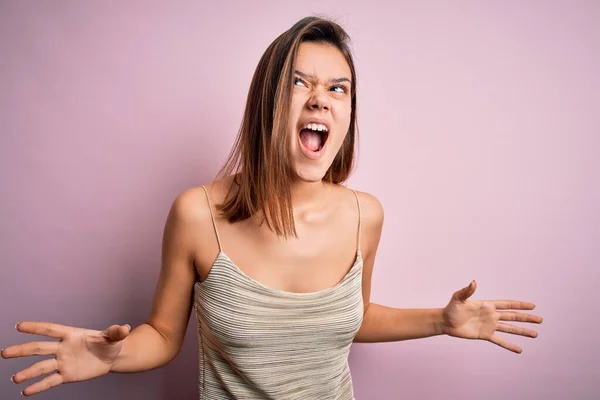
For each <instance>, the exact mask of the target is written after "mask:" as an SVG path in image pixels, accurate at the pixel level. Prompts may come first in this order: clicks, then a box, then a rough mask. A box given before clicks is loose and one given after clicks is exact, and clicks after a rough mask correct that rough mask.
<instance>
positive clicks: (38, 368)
mask: <svg viewBox="0 0 600 400" xmlns="http://www.w3.org/2000/svg"><path fill="white" fill-rule="evenodd" d="M57 368H58V362H57V361H56V358H49V359H47V360H42V361H40V362H37V363H35V364H33V365H32V366H31V367H29V368H26V369H24V370H23V371H19V372H17V373H16V374H14V375H13V376H12V380H13V382H14V383H21V382H25V381H28V380H29V379H33V378H37V377H39V376H42V375H45V374H49V373H50V372H52V371H56V370H57Z"/></svg>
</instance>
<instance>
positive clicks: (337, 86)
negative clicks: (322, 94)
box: [331, 85, 348, 93]
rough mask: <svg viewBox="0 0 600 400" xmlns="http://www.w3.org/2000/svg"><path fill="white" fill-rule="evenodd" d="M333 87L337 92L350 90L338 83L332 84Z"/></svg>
mask: <svg viewBox="0 0 600 400" xmlns="http://www.w3.org/2000/svg"><path fill="white" fill-rule="evenodd" d="M331 89H332V90H333V91H334V92H336V93H346V92H348V88H347V87H346V86H344V85H336V86H332V87H331Z"/></svg>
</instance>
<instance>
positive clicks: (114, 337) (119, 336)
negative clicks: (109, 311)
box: [102, 324, 131, 342]
mask: <svg viewBox="0 0 600 400" xmlns="http://www.w3.org/2000/svg"><path fill="white" fill-rule="evenodd" d="M130 331H131V326H130V325H129V324H125V325H111V326H109V327H108V329H106V330H105V331H103V332H102V334H103V335H104V336H105V337H106V338H107V339H108V341H109V342H118V341H121V340H123V339H125V338H126V337H127V336H128V335H129V332H130Z"/></svg>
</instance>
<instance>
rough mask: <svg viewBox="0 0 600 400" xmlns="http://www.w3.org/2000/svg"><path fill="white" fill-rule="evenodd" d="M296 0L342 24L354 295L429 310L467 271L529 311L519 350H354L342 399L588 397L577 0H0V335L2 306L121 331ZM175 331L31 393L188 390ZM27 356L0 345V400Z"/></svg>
mask: <svg viewBox="0 0 600 400" xmlns="http://www.w3.org/2000/svg"><path fill="white" fill-rule="evenodd" d="M314 14H320V15H325V16H329V17H332V18H334V19H335V20H336V21H338V22H339V23H340V24H342V25H343V26H344V27H345V28H346V29H347V31H348V32H349V34H350V35H351V37H352V39H353V49H354V54H355V59H356V65H357V69H358V104H359V106H358V107H359V109H358V117H359V127H360V153H359V164H358V168H357V170H356V173H355V174H354V175H353V176H352V178H351V179H350V181H349V182H348V184H349V185H350V186H351V187H353V188H356V189H358V190H362V191H366V192H369V193H372V194H373V195H375V196H377V197H378V198H379V200H380V201H381V203H382V204H383V206H384V209H385V225H384V230H383V236H382V238H381V243H380V251H379V255H378V258H377V260H376V262H375V269H374V274H373V283H372V285H373V286H372V299H371V300H372V302H375V303H380V304H384V305H387V306H393V307H442V306H444V305H445V304H446V303H447V301H448V300H449V298H450V296H451V295H452V293H453V292H454V291H455V290H457V289H459V288H461V287H463V286H465V285H467V284H468V283H469V281H470V280H471V279H476V280H477V281H478V284H479V288H478V291H477V292H476V294H475V296H474V297H476V298H479V299H495V298H513V299H519V300H526V301H531V302H535V303H536V304H537V305H538V307H537V310H536V312H537V313H539V314H540V315H542V316H543V317H544V318H545V321H544V324H543V325H541V326H540V327H539V332H540V335H539V337H538V338H537V339H535V340H532V339H527V338H518V337H517V338H511V340H513V341H514V342H516V343H518V344H519V345H521V346H523V348H524V352H523V354H521V355H515V354H512V353H510V352H508V351H505V350H502V349H501V348H499V347H497V346H495V345H493V344H491V343H487V342H479V341H477V342H475V341H466V340H458V339H454V338H449V337H435V338H429V339H423V340H416V341H411V342H398V343H379V344H354V345H353V347H352V351H351V355H350V364H351V370H352V375H353V379H354V385H355V392H356V398H357V399H358V400H371V399H374V400H379V399H382V400H387V399H490V400H493V399H506V398H510V399H597V398H599V397H600V383H599V381H600V373H599V372H598V367H597V365H596V364H597V363H598V360H599V359H600V345H599V344H598V343H599V342H598V330H599V329H600V325H599V324H598V315H599V312H598V305H599V303H600V295H599V294H598V292H599V290H598V286H597V285H598V283H599V279H598V278H599V273H598V258H599V256H600V209H599V208H600V207H599V204H600V188H599V186H600V176H599V175H600V174H599V171H600V161H599V160H598V153H599V151H600V132H599V114H600V78H599V77H600V73H599V72H600V23H599V21H600V3H599V2H597V1H587V2H586V1H519V2H517V1H497V2H487V1H479V2H476V1H454V2H445V1H394V2H392V1H382V2H377V1H371V2H364V1H342V0H336V1H333V0H332V1H314V0H307V1H304V2H297V1H296V2H282V1H274V0H258V1H239V2H232V1H224V2H216V1H210V2H209V1H170V2H164V1H102V2H84V1H75V0H73V1H6V0H3V1H2V2H1V3H0V135H1V137H0V179H1V180H0V183H1V184H0V194H1V197H0V239H1V240H0V268H1V274H0V310H1V311H0V312H1V314H0V346H1V347H5V346H8V345H10V344H15V343H20V342H23V341H27V340H30V339H33V338H30V337H27V336H26V335H24V334H19V333H17V332H16V331H15V330H14V324H15V322H17V321H21V320H50V321H54V322H59V323H63V324H68V325H75V326H81V327H88V328H96V329H104V328H106V327H108V326H109V325H111V324H114V323H119V324H122V323H129V324H131V325H132V326H136V325H138V324H140V323H142V322H144V320H145V318H146V316H147V315H148V312H149V309H150V304H151V299H152V296H153V293H154V288H155V284H156V280H157V277H158V273H159V257H160V243H161V235H162V230H163V224H164V221H165V218H166V215H167V212H168V210H169V207H170V205H171V202H172V201H173V199H174V198H175V197H176V196H177V195H178V194H179V193H180V192H182V191H183V190H185V189H186V188H189V187H192V186H198V185H201V184H205V183H208V182H210V181H211V180H212V179H213V177H214V176H215V174H216V172H217V171H218V169H219V167H220V166H221V165H222V163H223V161H224V159H225V157H226V155H227V154H228V152H229V150H230V148H231V145H232V143H233V140H234V138H235V135H236V134H237V131H238V128H239V124H240V121H241V117H242V112H243V109H244V105H245V99H246V94H247V90H248V86H249V83H250V79H251V77H252V74H253V72H254V68H255V66H256V64H257V62H258V60H259V58H260V56H261V55H262V53H263V51H264V50H265V49H266V47H267V46H268V45H269V43H271V41H272V40H273V39H275V37H277V35H279V34H280V33H281V32H283V31H284V30H286V29H288V28H289V27H291V25H292V24H293V23H295V22H296V21H297V20H299V19H300V18H302V17H304V16H308V15H314ZM195 332H196V327H195V323H194V322H193V321H192V322H191V323H190V326H189V329H188V334H187V336H186V340H185V345H184V346H183V349H182V351H181V353H180V355H179V356H178V357H177V358H176V359H175V360H174V361H173V362H172V363H171V364H169V365H168V366H166V367H164V368H161V369H158V370H154V371H151V372H147V373H143V374H134V375H118V374H111V375H109V376H106V377H103V378H100V379H95V380H92V381H88V382H84V383H78V384H71V385H63V386H61V387H59V388H56V389H53V390H52V391H50V392H47V393H46V394H44V395H41V396H39V398H40V399H45V400H53V399H61V400H63V399H82V398H84V399H86V400H100V399H142V398H143V399H147V400H153V399H193V398H195V397H197V389H196V385H197V377H196V374H197V341H196V336H195ZM35 359H36V360H37V359H39V357H36V358H35ZM33 361H34V359H33V358H30V359H19V360H0V397H1V398H2V399H12V398H18V397H19V391H20V390H21V389H22V388H24V385H18V386H17V385H13V384H12V383H11V382H10V376H11V375H12V374H13V373H14V372H16V371H18V370H20V369H23V368H25V367H26V366H27V365H30V364H31V363H32V362H33Z"/></svg>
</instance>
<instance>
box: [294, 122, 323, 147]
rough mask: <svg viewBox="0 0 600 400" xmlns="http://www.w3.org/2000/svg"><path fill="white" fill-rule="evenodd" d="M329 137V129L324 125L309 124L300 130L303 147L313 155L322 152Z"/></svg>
mask: <svg viewBox="0 0 600 400" xmlns="http://www.w3.org/2000/svg"><path fill="white" fill-rule="evenodd" d="M328 137H329V128H327V126H326V125H324V124H318V123H309V124H306V125H305V126H304V128H302V129H300V142H301V143H302V146H303V147H304V148H305V149H306V150H308V151H310V152H313V153H318V152H319V151H321V149H322V148H323V146H325V142H327V138H328Z"/></svg>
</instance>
